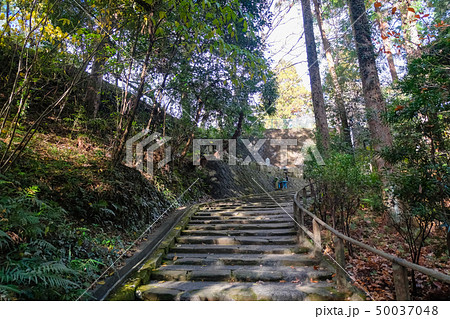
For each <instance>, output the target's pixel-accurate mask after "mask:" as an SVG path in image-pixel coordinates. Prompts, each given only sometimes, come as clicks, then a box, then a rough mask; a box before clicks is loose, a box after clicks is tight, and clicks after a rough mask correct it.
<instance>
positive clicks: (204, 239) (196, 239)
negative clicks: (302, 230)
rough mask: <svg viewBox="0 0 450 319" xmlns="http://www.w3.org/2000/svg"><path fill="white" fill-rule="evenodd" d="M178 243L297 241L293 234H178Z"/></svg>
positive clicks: (291, 242) (286, 242)
mask: <svg viewBox="0 0 450 319" xmlns="http://www.w3.org/2000/svg"><path fill="white" fill-rule="evenodd" d="M177 242H178V243H180V244H217V245H284V244H286V245H293V244H295V243H296V242H297V238H296V237H295V236H270V237H256V236H235V237H232V236H180V237H178V238H177Z"/></svg>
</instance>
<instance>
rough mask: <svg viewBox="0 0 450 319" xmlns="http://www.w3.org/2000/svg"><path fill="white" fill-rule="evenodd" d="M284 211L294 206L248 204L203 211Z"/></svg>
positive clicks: (211, 208)
mask: <svg viewBox="0 0 450 319" xmlns="http://www.w3.org/2000/svg"><path fill="white" fill-rule="evenodd" d="M283 209H292V204H289V205H281V206H280V205H256V204H247V205H215V206H210V207H204V208H202V210H201V211H222V210H246V211H255V210H283Z"/></svg>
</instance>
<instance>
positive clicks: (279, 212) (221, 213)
mask: <svg viewBox="0 0 450 319" xmlns="http://www.w3.org/2000/svg"><path fill="white" fill-rule="evenodd" d="M286 212H287V213H289V214H291V215H292V213H293V211H292V210H286V211H283V210H273V211H272V210H270V211H261V210H257V211H223V210H220V211H216V212H208V211H206V212H205V211H200V212H198V213H195V214H194V216H195V217H205V218H209V217H221V216H243V217H247V216H286Z"/></svg>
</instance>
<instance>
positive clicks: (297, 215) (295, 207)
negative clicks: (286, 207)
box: [294, 201, 300, 228]
mask: <svg viewBox="0 0 450 319" xmlns="http://www.w3.org/2000/svg"><path fill="white" fill-rule="evenodd" d="M299 213H300V208H299V207H298V205H297V203H296V201H294V220H295V221H296V222H297V223H300V222H299ZM295 228H298V225H297V224H295Z"/></svg>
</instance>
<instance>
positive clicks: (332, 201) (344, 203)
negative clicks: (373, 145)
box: [305, 151, 380, 235]
mask: <svg viewBox="0 0 450 319" xmlns="http://www.w3.org/2000/svg"><path fill="white" fill-rule="evenodd" d="M311 155H312V154H311ZM324 161H325V165H318V164H317V162H316V161H307V162H306V166H305V178H307V179H312V180H313V181H314V182H315V183H316V188H317V194H316V198H315V202H314V208H315V210H316V211H318V212H319V213H320V215H321V217H322V219H323V220H325V221H327V220H328V219H331V220H330V221H329V222H331V224H332V225H333V226H334V227H337V228H338V229H339V230H341V231H342V232H344V233H345V234H347V235H350V229H351V227H350V226H351V222H352V218H353V216H354V215H355V214H356V212H357V211H358V209H360V207H361V202H362V201H364V202H365V204H369V205H370V204H372V205H373V204H374V203H378V202H379V197H380V194H379V190H380V180H379V178H378V176H377V175H376V173H374V172H371V171H370V170H369V168H368V167H367V163H368V158H367V157H365V156H359V157H358V156H357V157H356V158H355V157H354V156H353V155H351V154H345V153H340V152H336V151H332V152H331V153H330V155H329V156H328V157H327V158H325V160H324ZM363 198H366V199H365V200H363ZM375 207H376V206H375ZM372 208H374V206H372ZM376 208H378V207H376Z"/></svg>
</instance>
